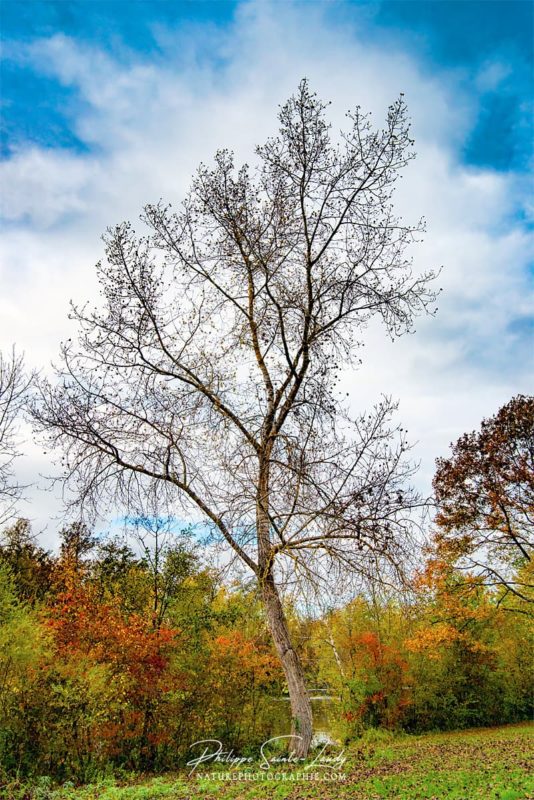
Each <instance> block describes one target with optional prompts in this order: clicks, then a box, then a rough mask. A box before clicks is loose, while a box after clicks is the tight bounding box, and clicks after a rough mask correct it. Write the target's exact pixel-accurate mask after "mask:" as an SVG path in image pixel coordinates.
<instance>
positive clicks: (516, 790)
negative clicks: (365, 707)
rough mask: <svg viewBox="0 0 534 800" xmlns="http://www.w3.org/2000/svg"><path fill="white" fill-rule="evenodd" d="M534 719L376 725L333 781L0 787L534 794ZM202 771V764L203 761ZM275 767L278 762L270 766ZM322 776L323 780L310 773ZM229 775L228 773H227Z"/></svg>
mask: <svg viewBox="0 0 534 800" xmlns="http://www.w3.org/2000/svg"><path fill="white" fill-rule="evenodd" d="M533 745H534V725H510V726H505V727H499V728H485V729H475V730H469V731H462V732H458V733H441V734H432V735H425V736H397V737H390V736H387V735H384V734H381V733H380V732H378V734H376V735H375V736H367V737H366V738H365V739H363V740H362V741H361V742H359V743H356V744H353V745H351V746H350V747H349V748H347V750H346V752H345V755H346V756H347V761H346V763H345V764H343V766H342V767H341V768H340V769H338V768H337V767H336V768H335V772H336V773H337V774H338V775H339V774H340V775H341V776H342V777H341V780H334V781H332V780H328V778H329V777H331V775H332V773H331V771H330V769H326V770H325V769H317V768H315V767H311V768H310V769H309V770H308V771H307V774H308V777H307V778H306V779H299V778H298V777H297V773H299V775H302V767H296V766H293V767H289V766H277V767H276V769H277V770H279V772H281V773H283V774H284V776H285V777H284V778H282V779H280V778H279V779H278V780H272V779H266V780H264V779H263V778H261V779H257V778H256V779H255V780H250V779H247V780H243V779H242V778H241V779H237V778H239V777H240V776H239V775H238V773H239V771H241V772H243V771H244V770H248V771H250V772H253V773H254V774H255V775H256V776H257V775H263V774H264V772H265V771H262V770H260V769H258V768H257V766H254V765H247V766H246V767H241V768H235V769H232V771H231V772H229V771H228V769H227V768H226V767H222V766H219V767H218V768H217V770H218V774H220V775H221V777H219V778H213V777H211V770H212V769H216V767H211V766H208V767H207V769H206V765H204V769H202V772H203V773H206V772H207V771H208V770H209V771H210V776H209V777H199V776H198V775H197V776H195V777H187V774H186V773H185V772H184V773H179V774H174V775H166V776H164V777H160V778H147V779H146V780H141V779H139V780H137V781H134V782H132V783H130V784H128V785H119V784H111V783H109V782H108V783H105V784H101V785H95V786H86V787H83V788H75V787H72V786H65V787H62V788H60V789H55V790H54V789H50V788H49V787H48V786H47V783H46V781H42V782H41V784H40V785H38V786H37V787H35V788H34V789H33V790H32V791H28V790H27V789H24V788H23V787H22V786H20V785H16V784H13V785H12V786H11V787H5V788H4V789H3V790H1V789H0V797H2V798H6V799H8V800H160V798H162V799H163V798H165V799H166V800H173V799H174V798H176V800H264V799H265V800H266V799H267V798H268V799H269V800H314V798H317V800H338V799H339V800H349V798H350V800H382V798H395V799H396V800H445V799H446V800H477V798H478V799H479V800H534V778H533V777H532V776H533V775H534V746H533ZM199 771H200V767H199ZM273 772H274V769H273ZM310 773H311V776H312V777H317V776H321V779H320V780H310V777H309V774H310ZM225 776H226V777H225Z"/></svg>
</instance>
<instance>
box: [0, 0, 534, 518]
mask: <svg viewBox="0 0 534 800" xmlns="http://www.w3.org/2000/svg"><path fill="white" fill-rule="evenodd" d="M190 33H191V32H190V31H189V32H188V31H185V32H181V33H180V32H172V31H169V30H162V29H160V30H159V32H158V37H159V42H160V46H161V48H162V50H163V56H161V57H158V58H157V59H156V58H153V59H152V61H150V62H148V61H146V62H142V61H141V60H139V61H138V62H136V63H134V62H131V63H124V62H122V63H119V62H118V61H115V60H113V58H112V57H111V56H110V55H109V54H105V53H103V52H99V51H98V50H97V49H94V48H89V47H88V46H84V47H80V45H79V44H78V43H77V42H74V41H72V40H70V39H68V38H67V37H65V36H55V37H53V38H51V39H47V40H46V39H45V40H41V41H39V42H37V43H33V44H32V45H30V46H29V47H28V49H27V51H26V53H25V58H27V59H30V60H31V61H32V63H33V64H34V65H37V66H38V67H39V68H40V69H42V70H46V72H47V73H48V74H51V75H54V76H56V77H57V79H58V80H60V81H61V82H63V83H64V84H68V85H70V86H73V87H75V88H76V90H77V92H78V93H79V97H80V103H79V106H78V109H79V110H78V115H77V117H76V119H75V121H74V125H75V129H76V133H77V135H78V136H79V137H81V138H82V140H84V141H85V142H86V143H88V144H89V145H90V146H91V150H90V153H89V154H87V153H85V154H84V153H81V154H79V155H76V154H74V153H71V152H70V153H67V152H61V151H54V150H44V149H38V148H36V147H28V148H23V147H21V148H20V149H19V150H18V151H17V152H16V153H15V154H14V156H13V157H12V158H11V159H9V160H8V161H5V162H4V163H3V164H2V166H1V170H2V174H1V176H0V177H1V178H2V180H3V185H4V194H3V203H4V215H5V218H6V219H7V221H8V223H9V224H8V226H7V228H6V232H5V234H4V237H3V242H2V245H1V258H2V266H1V270H2V271H1V276H0V278H1V281H2V286H3V287H4V291H3V292H2V295H1V296H0V346H2V347H5V346H7V345H8V344H9V343H10V342H12V341H16V342H18V343H19V345H20V346H21V347H23V348H24V349H25V350H26V352H27V356H28V360H29V361H30V363H31V364H32V365H35V366H39V367H40V366H42V365H45V364H47V363H48V362H49V361H50V359H52V358H54V356H55V354H56V352H57V344H58V342H59V340H60V339H62V338H66V337H67V336H69V335H70V332H69V324H68V322H67V313H68V301H69V299H70V298H77V299H79V300H84V299H85V298H86V297H88V296H94V294H95V291H96V288H95V281H94V270H93V265H94V263H95V261H96V260H97V259H98V258H99V257H100V255H101V250H102V248H101V242H100V241H99V235H100V233H102V231H103V230H104V229H105V227H106V226H107V225H111V224H114V223H115V222H117V221H120V220H122V219H124V218H129V219H132V220H135V218H136V217H137V215H138V213H139V211H140V209H141V207H142V205H143V204H144V203H146V202H153V201H154V200H157V199H158V198H159V197H160V196H161V197H163V198H164V199H166V200H170V201H173V202H176V201H179V200H180V198H181V197H182V196H183V193H184V191H185V189H186V188H187V185H188V183H189V179H190V176H191V174H192V173H193V172H194V170H195V168H196V166H197V164H198V162H199V161H201V160H204V161H208V160H209V159H210V158H211V156H212V154H213V152H214V151H215V149H217V148H218V147H232V148H233V149H235V150H236V152H237V155H238V158H240V159H245V160H249V161H250V160H252V159H253V147H254V145H255V144H256V143H258V142H262V141H263V140H264V139H265V138H266V136H267V135H269V134H270V133H272V132H273V131H274V129H275V127H276V120H275V112H276V107H277V104H278V103H280V102H283V101H284V100H285V99H286V98H287V96H288V95H289V94H290V93H291V92H292V91H293V90H294V89H295V87H296V85H297V83H298V81H299V79H300V78H301V77H302V76H303V75H307V76H308V77H309V78H310V81H311V83H312V85H313V87H314V88H315V89H316V90H317V92H318V93H319V94H320V95H321V96H323V97H325V98H329V99H331V100H332V101H333V105H332V106H331V117H332V120H333V122H334V128H336V127H341V126H342V125H343V122H344V113H345V111H346V110H347V108H349V107H352V106H354V105H355V104H356V103H359V104H361V106H362V108H364V109H369V110H372V111H373V114H374V117H375V121H376V122H377V124H379V123H380V122H381V121H382V119H383V117H384V115H385V112H386V108H387V106H388V104H389V103H390V102H391V101H392V100H393V99H394V98H395V97H396V96H397V95H398V93H399V92H400V91H403V92H405V95H406V99H407V102H408V105H409V108H410V111H411V114H412V117H413V131H414V135H415V137H416V140H417V150H418V153H419V157H418V159H417V160H416V161H415V162H414V163H412V164H411V165H410V167H409V168H408V171H407V172H406V176H405V177H404V179H403V181H402V182H401V185H400V188H399V191H398V193H397V201H398V206H399V208H400V209H401V210H402V211H403V213H404V215H405V216H406V218H407V219H411V220H414V219H417V218H418V217H419V216H421V215H424V216H425V217H426V218H427V221H428V233H427V235H426V238H425V242H424V244H423V245H421V246H420V247H419V248H418V249H416V250H414V255H415V259H416V264H417V266H418V268H422V267H427V266H435V265H440V264H443V265H444V266H445V269H444V272H443V274H442V277H441V278H440V285H443V287H444V289H445V292H444V294H443V296H442V299H441V301H440V313H439V314H438V317H437V318H436V319H433V320H425V321H422V322H421V324H420V326H419V332H418V334H417V335H416V336H415V337H408V338H405V339H404V340H402V341H400V342H396V343H394V344H391V343H388V342H387V341H386V340H385V338H384V336H383V335H382V333H380V332H379V331H378V330H376V329H374V328H373V329H371V330H370V332H369V344H368V347H367V348H366V350H367V355H366V361H365V363H364V366H363V368H362V369H361V371H360V372H358V373H357V374H356V375H355V376H353V377H352V378H351V379H350V381H349V383H350V386H351V391H352V393H353V396H354V398H355V401H354V402H355V406H358V407H360V406H361V405H362V404H363V403H364V402H365V403H370V402H373V401H374V400H376V399H377V397H378V395H379V394H380V392H386V393H391V394H393V395H394V396H397V397H399V398H400V400H401V417H402V419H403V420H404V421H406V423H407V427H408V428H409V430H410V433H411V435H412V437H413V438H414V439H417V440H419V441H420V445H419V447H418V449H417V455H418V456H419V457H420V458H421V459H422V461H423V469H422V473H421V483H422V485H424V486H427V487H428V483H429V479H430V477H431V475H432V471H433V460H434V458H435V457H436V456H437V455H439V454H443V453H445V452H446V449H447V446H448V443H449V442H450V441H451V440H452V439H454V438H456V437H457V436H458V435H459V434H461V433H462V432H463V431H464V430H467V429H472V428H474V427H476V426H477V425H478V423H479V421H480V419H481V417H482V416H483V415H489V414H492V413H493V412H494V411H495V410H496V409H497V408H498V406H499V405H500V404H502V403H504V402H506V401H507V400H508V399H509V398H510V397H511V396H512V394H514V393H516V392H518V391H527V390H528V386H527V375H528V365H527V364H526V363H524V362H522V361H521V360H520V358H519V357H518V356H517V355H514V351H513V347H514V346H515V340H514V337H513V335H512V334H511V333H510V331H509V324H510V322H511V321H512V320H513V319H514V317H515V316H526V315H528V314H531V313H532V303H531V302H529V299H528V298H529V292H528V288H527V283H526V277H525V275H526V265H527V264H528V260H529V241H528V239H527V237H526V234H525V233H524V231H523V230H522V229H521V227H520V226H519V225H518V224H517V223H516V224H514V223H513V218H514V216H513V215H514V213H515V210H516V208H517V205H518V203H520V202H521V191H522V188H521V184H520V181H519V179H517V178H516V176H514V175H513V174H510V175H503V174H496V173H493V172H491V171H488V170H474V169H472V168H468V167H466V166H465V165H462V163H461V161H460V159H459V157H458V152H459V150H460V148H461V146H462V143H463V141H464V140H465V139H466V137H467V136H468V134H469V132H470V130H471V127H472V126H473V124H474V121H475V118H476V99H475V98H474V97H470V96H469V95H468V94H467V93H466V91H465V90H460V89H459V88H458V86H457V85H456V84H455V78H454V75H451V74H443V75H439V74H436V73H434V74H432V75H429V74H428V72H427V71H425V70H424V69H423V67H422V66H420V65H419V64H418V62H417V59H416V57H415V55H414V54H409V53H406V52H403V51H402V50H401V49H400V48H399V47H396V46H395V45H394V43H393V42H392V41H391V42H389V44H388V46H387V47H382V48H381V47H379V46H378V45H377V44H371V43H370V41H369V40H368V38H367V36H366V29H365V21H362V23H361V25H360V27H359V28H358V27H351V26H350V25H349V24H344V25H343V27H340V26H337V27H336V26H335V25H334V23H332V22H328V20H327V18H326V16H325V11H324V8H323V6H322V5H321V4H311V5H307V6H306V9H305V12H304V8H303V6H295V7H292V6H289V5H282V4H273V5H270V4H264V3H258V4H255V3H251V4H247V5H245V6H243V7H242V8H241V9H240V11H239V13H238V15H237V21H236V24H235V27H234V28H232V29H231V30H229V31H228V30H227V31H225V32H224V33H221V32H219V33H218V34H217V35H215V34H214V31H213V29H212V28H209V29H207V31H206V32H204V33H202V37H204V38H203V39H199V38H198V36H199V32H198V31H197V32H196V34H197V38H196V39H195V38H194V37H193V36H192V35H190ZM206 52H209V53H210V58H209V59H207V58H206V57H205V54H206ZM199 53H202V54H204V55H202V57H201V56H200V55H199ZM486 70H487V75H486V78H485V79H484V80H486V81H488V80H490V78H491V80H492V81H496V80H497V79H498V78H499V74H500V73H499V71H498V70H497V71H495V70H494V71H493V72H491V70H490V69H489V67H486ZM6 287H8V289H7V291H6V290H5V289H6ZM37 452H38V451H37V450H32V451H31V453H30V455H29V457H28V458H27V459H26V462H25V464H24V473H25V476H29V475H31V474H35V473H37V471H38V470H39V469H41V463H39V466H38V462H42V461H43V458H42V456H37ZM56 502H57V501H53V500H52V499H51V498H50V497H49V496H48V495H46V496H45V495H44V494H42V493H40V492H37V491H36V492H34V496H33V499H32V506H31V507H30V508H28V509H26V510H24V513H28V514H30V515H32V516H34V517H36V518H37V521H38V523H39V524H42V523H44V522H45V521H46V518H47V516H49V514H50V512H51V508H52V507H53V506H54V505H55V503H56Z"/></svg>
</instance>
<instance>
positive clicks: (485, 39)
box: [1, 0, 534, 169]
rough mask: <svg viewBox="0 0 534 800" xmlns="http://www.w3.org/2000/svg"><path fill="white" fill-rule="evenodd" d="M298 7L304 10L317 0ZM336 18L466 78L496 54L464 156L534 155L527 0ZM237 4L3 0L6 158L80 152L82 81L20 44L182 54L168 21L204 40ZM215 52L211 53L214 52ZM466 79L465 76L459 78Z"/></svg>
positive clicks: (506, 162) (148, 56)
mask: <svg viewBox="0 0 534 800" xmlns="http://www.w3.org/2000/svg"><path fill="white" fill-rule="evenodd" d="M294 5H296V6H298V7H300V9H301V10H302V11H303V12H305V9H306V6H307V5H310V3H306V2H300V3H295V4H294ZM322 5H323V6H325V10H326V13H327V15H328V16H329V17H330V18H333V19H335V18H338V19H343V18H344V19H349V20H350V19H351V18H354V17H355V16H358V15H359V16H360V17H364V18H365V19H366V22H367V32H368V35H369V36H370V37H371V39H372V40H373V42H375V43H376V42H378V43H380V42H383V43H385V44H387V42H388V40H390V39H391V37H395V38H396V39H397V40H401V41H402V42H403V44H404V46H405V47H406V48H407V49H409V50H412V51H413V52H416V53H417V54H418V57H419V58H420V60H421V61H422V62H424V63H426V64H427V65H428V68H429V69H433V70H435V69H442V70H443V69H446V70H455V71H458V72H461V73H463V74H462V78H463V81H464V82H469V80H470V78H471V77H472V74H473V71H474V70H476V69H477V67H478V66H479V65H480V64H481V63H483V62H484V61H485V60H487V59H488V58H490V59H491V58H498V59H500V60H501V61H502V62H503V64H504V65H505V68H504V69H505V70H506V74H504V73H503V75H501V76H500V79H499V80H498V82H497V85H495V84H494V85H492V81H491V80H489V81H488V83H487V85H486V86H479V87H478V92H477V94H478V97H479V109H478V118H477V124H476V126H475V127H474V129H473V131H472V132H471V135H470V137H468V139H467V140H466V142H465V143H464V157H465V159H466V161H468V162H469V163H473V164H478V165H484V166H492V167H494V168H496V169H509V168H519V169H521V168H524V167H526V165H527V163H528V160H529V157H530V155H531V149H530V143H531V141H532V135H533V130H532V124H533V122H532V119H533V118H532V109H531V108H529V107H528V105H527V104H526V103H525V100H526V98H527V97H528V95H529V93H530V92H531V90H532V74H533V72H532V71H533V57H534V47H533V41H534V38H533V36H534V19H533V14H534V5H533V4H532V3H530V2H528V1H527V0H384V1H383V2H375V0H372V1H371V2H365V1H364V2H359V1H358V0H355V1H354V2H335V0H334V1H333V2H325V3H323V4H322ZM238 6H239V4H238V3H236V2H231V1H230V0H228V1H226V0H219V2H213V1H211V0H189V2H183V0H151V1H150V2H149V1H148V0H131V2H126V0H118V1H117V0H107V1H104V2H102V0H82V2H80V1H79V0H78V1H77V2H76V1H74V0H29V1H28V0H3V4H2V39H3V46H4V53H5V55H4V58H5V60H4V63H3V68H2V90H1V91H2V105H3V109H4V112H3V117H2V139H1V154H2V157H3V158H6V157H9V154H10V153H11V152H12V151H13V148H17V147H20V146H21V145H22V144H23V143H24V142H25V141H32V142H35V143H38V144H40V145H44V146H47V147H64V148H73V149H77V150H80V151H83V150H85V149H86V148H87V143H85V142H84V141H83V140H82V139H81V138H79V136H78V135H77V134H76V131H75V130H74V129H73V128H74V126H73V124H72V120H73V117H74V116H75V115H76V112H77V110H78V103H79V102H80V98H79V97H78V96H77V92H76V89H75V87H68V86H64V85H62V84H61V83H60V82H58V81H57V79H55V78H54V76H49V75H46V74H45V73H43V71H42V70H40V69H35V67H34V65H33V64H32V63H31V61H30V62H29V61H28V59H26V58H24V57H23V56H22V55H21V49H20V45H21V44H26V43H29V42H31V41H32V40H35V39H37V38H42V37H50V36H53V35H54V34H56V33H62V34H65V35H67V36H69V37H72V38H73V39H75V40H76V41H80V42H84V43H87V44H94V43H97V44H98V46H99V47H100V48H103V49H105V50H107V51H108V52H110V53H112V54H113V55H114V57H116V58H119V59H121V60H124V61H125V62H132V61H134V60H139V59H142V60H147V61H150V60H159V59H165V58H166V57H170V58H176V53H172V50H171V52H169V48H165V47H164V46H162V44H161V42H160V41H158V37H157V35H155V34H156V32H157V31H158V30H160V29H161V28H166V29H168V30H178V31H182V32H183V31H186V30H187V31H188V32H190V35H192V36H195V35H196V36H197V37H198V38H199V40H200V38H201V36H202V28H203V27H204V28H205V27H211V28H213V27H215V28H218V29H221V30H222V29H231V26H232V24H233V21H234V19H235V12H236V9H237V8H238ZM212 56H213V54H212V53H211V54H210V52H206V53H205V54H204V57H205V58H206V59H209V58H210V57H212ZM462 78H461V79H460V82H462Z"/></svg>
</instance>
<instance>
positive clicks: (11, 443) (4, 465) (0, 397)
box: [0, 349, 29, 524]
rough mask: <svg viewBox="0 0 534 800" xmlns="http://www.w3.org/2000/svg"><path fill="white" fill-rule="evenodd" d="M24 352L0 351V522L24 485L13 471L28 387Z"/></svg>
mask: <svg viewBox="0 0 534 800" xmlns="http://www.w3.org/2000/svg"><path fill="white" fill-rule="evenodd" d="M28 385H29V379H28V377H27V376H26V375H25V374H24V364H23V360H22V357H21V356H17V354H16V353H15V350H14V349H13V350H12V352H11V354H10V355H9V356H8V357H6V356H4V355H2V353H1V352H0V524H3V523H5V522H7V520H9V518H10V517H11V516H12V515H13V512H14V508H15V503H16V501H17V499H18V498H19V497H20V493H21V490H22V487H21V486H20V485H19V484H18V483H17V481H16V480H15V477H14V474H13V462H14V460H15V458H16V457H17V455H18V447H17V441H16V432H17V421H18V418H19V415H20V411H21V407H22V404H23V401H24V398H25V395H26V391H27V389H28Z"/></svg>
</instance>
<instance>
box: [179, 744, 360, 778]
mask: <svg viewBox="0 0 534 800" xmlns="http://www.w3.org/2000/svg"><path fill="white" fill-rule="evenodd" d="M300 738H301V737H300V736H296V735H293V734H289V735H287V736H273V737H272V739H267V741H266V742H264V743H263V744H262V745H261V747H260V751H259V755H260V764H259V766H260V769H265V770H268V769H271V768H272V765H273V764H301V763H302V762H303V761H307V759H306V758H303V757H302V756H298V755H297V754H296V752H295V750H288V752H287V753H286V754H285V755H279V756H269V753H268V748H269V745H271V744H272V743H273V742H279V741H281V740H284V739H300ZM199 745H200V746H202V745H203V746H204V749H203V751H202V752H201V753H200V755H198V756H197V757H196V758H192V759H191V761H188V762H187V766H188V767H191V770H190V772H189V774H190V775H192V774H193V772H195V770H196V769H197V767H199V766H200V764H206V763H208V762H211V763H213V764H231V765H232V766H234V767H239V766H242V765H243V764H252V763H253V762H254V761H255V759H254V757H253V756H239V755H236V754H235V753H234V750H233V749H232V750H225V749H224V745H223V743H222V742H221V741H219V739H199V741H198V742H193V744H192V745H191V746H190V749H191V748H193V747H197V746H199ZM327 747H329V745H328V744H325V745H323V747H322V748H321V750H319V752H318V753H316V754H314V756H313V760H311V761H309V762H308V763H307V764H306V766H304V767H303V769H304V770H308V769H311V768H312V767H315V768H318V767H319V768H323V769H332V768H334V767H338V768H339V767H342V766H343V764H344V763H345V762H346V760H347V758H346V756H345V751H344V750H341V751H340V752H339V753H336V754H335V755H332V754H331V753H327V752H326V749H327Z"/></svg>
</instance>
